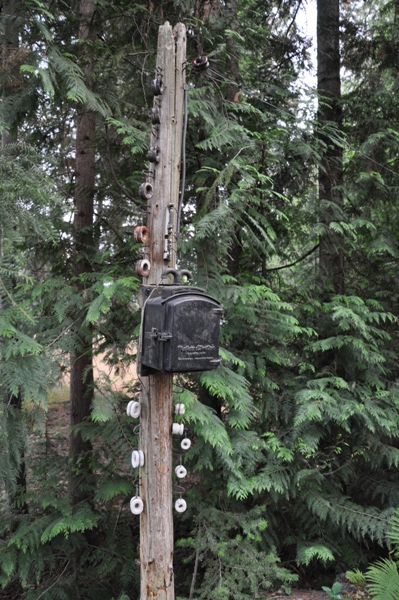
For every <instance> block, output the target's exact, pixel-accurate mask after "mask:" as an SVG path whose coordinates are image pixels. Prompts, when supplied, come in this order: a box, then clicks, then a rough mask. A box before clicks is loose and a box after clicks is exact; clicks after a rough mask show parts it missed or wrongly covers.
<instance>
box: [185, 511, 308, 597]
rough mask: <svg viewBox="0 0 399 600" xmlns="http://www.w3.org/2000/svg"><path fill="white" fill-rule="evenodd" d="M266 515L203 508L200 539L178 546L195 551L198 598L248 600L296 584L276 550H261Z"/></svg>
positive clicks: (198, 536)
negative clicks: (266, 591)
mask: <svg viewBox="0 0 399 600" xmlns="http://www.w3.org/2000/svg"><path fill="white" fill-rule="evenodd" d="M263 513H264V511H263V510H262V508H260V507H258V508H256V509H252V510H249V511H248V512H247V513H242V512H240V513H232V512H230V511H228V510H223V511H221V510H218V509H216V508H212V507H210V506H207V507H202V509H201V510H200V511H199V512H198V516H197V519H198V529H197V534H196V536H195V537H194V538H193V537H189V538H186V539H181V540H179V542H178V546H180V547H181V548H185V549H192V550H193V551H194V553H195V555H196V560H197V561H199V562H200V564H201V579H200V582H198V581H196V582H194V584H195V598H198V599H199V600H200V599H206V598H210V597H212V598H223V599H229V598H232V597H235V598H239V599H240V600H246V599H249V598H253V597H254V595H255V596H256V595H258V594H260V593H261V592H262V591H265V590H270V589H271V588H272V586H274V585H276V583H277V582H279V583H282V584H284V585H286V586H288V585H289V584H292V583H293V582H295V581H296V579H297V576H296V575H293V574H291V573H290V572H289V571H287V570H286V569H284V568H282V567H280V566H279V565H278V562H279V561H278V558H277V557H276V555H275V553H274V551H273V549H271V551H269V552H268V553H265V552H264V551H263V550H262V548H261V542H262V533H263V532H264V531H265V529H266V527H267V522H266V520H265V518H264V515H263Z"/></svg>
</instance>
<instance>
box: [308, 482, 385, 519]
mask: <svg viewBox="0 0 399 600" xmlns="http://www.w3.org/2000/svg"><path fill="white" fill-rule="evenodd" d="M309 491H310V493H311V494H312V496H314V498H316V500H320V502H322V503H323V504H325V505H326V506H328V507H329V508H330V506H331V504H332V502H331V503H330V502H328V501H327V500H325V499H324V498H321V497H320V496H318V495H317V494H315V493H314V492H313V491H312V490H309ZM334 506H337V507H338V508H342V510H346V511H347V512H351V513H354V514H356V515H361V516H362V517H367V518H370V519H376V520H377V521H382V522H383V523H387V524H388V523H389V519H384V517H379V516H377V515H373V514H371V513H366V512H363V511H361V510H355V509H354V508H349V507H348V506H345V505H343V504H338V502H334Z"/></svg>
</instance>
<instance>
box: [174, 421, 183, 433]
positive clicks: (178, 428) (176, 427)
mask: <svg viewBox="0 0 399 600" xmlns="http://www.w3.org/2000/svg"><path fill="white" fill-rule="evenodd" d="M172 433H173V435H183V433H184V425H183V423H172Z"/></svg>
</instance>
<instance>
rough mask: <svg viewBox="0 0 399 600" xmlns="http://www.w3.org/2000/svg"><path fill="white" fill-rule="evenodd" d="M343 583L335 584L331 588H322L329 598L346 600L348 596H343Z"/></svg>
mask: <svg viewBox="0 0 399 600" xmlns="http://www.w3.org/2000/svg"><path fill="white" fill-rule="evenodd" d="M341 588H342V583H338V582H336V583H334V584H333V586H332V587H331V588H328V587H325V586H324V585H323V586H322V589H323V590H324V591H325V592H326V594H327V596H328V597H329V598H334V600H345V598H346V596H343V595H342V594H341V593H340V592H341Z"/></svg>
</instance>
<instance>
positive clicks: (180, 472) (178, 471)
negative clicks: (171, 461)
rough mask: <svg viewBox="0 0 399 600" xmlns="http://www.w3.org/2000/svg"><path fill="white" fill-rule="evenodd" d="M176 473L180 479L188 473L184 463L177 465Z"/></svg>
mask: <svg viewBox="0 0 399 600" xmlns="http://www.w3.org/2000/svg"><path fill="white" fill-rule="evenodd" d="M175 473H176V475H177V476H178V478H179V479H183V477H185V476H186V475H187V469H186V467H183V465H177V467H176V469H175Z"/></svg>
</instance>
